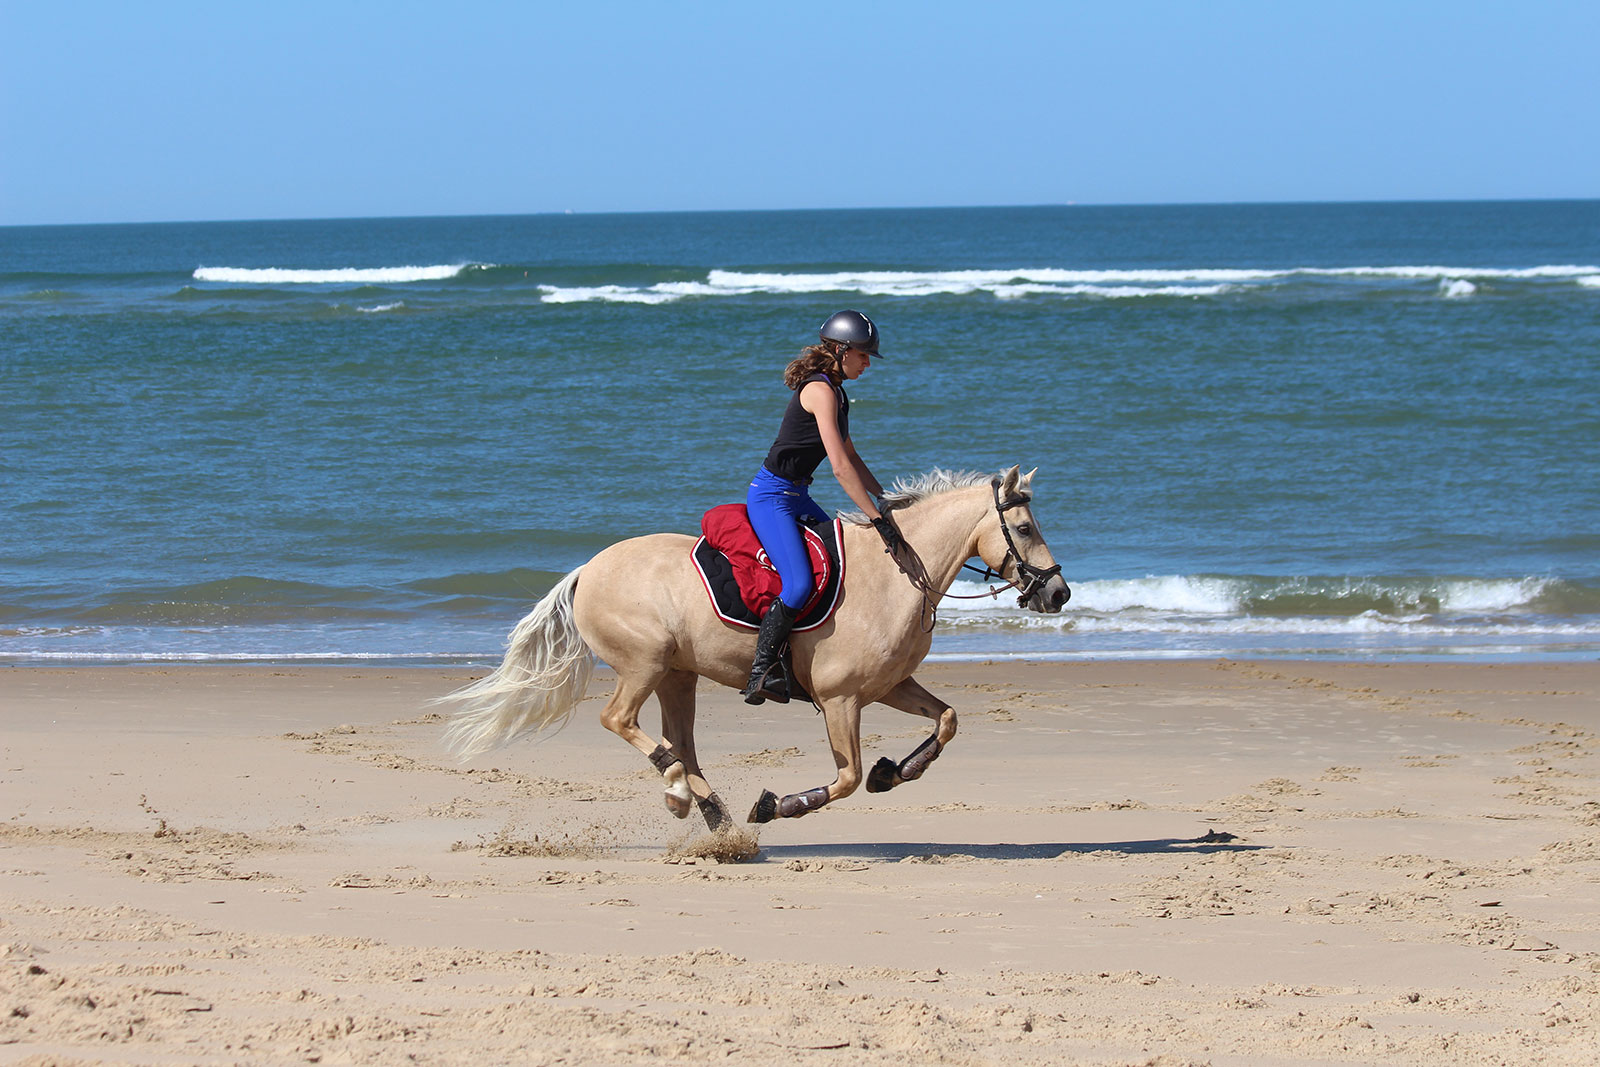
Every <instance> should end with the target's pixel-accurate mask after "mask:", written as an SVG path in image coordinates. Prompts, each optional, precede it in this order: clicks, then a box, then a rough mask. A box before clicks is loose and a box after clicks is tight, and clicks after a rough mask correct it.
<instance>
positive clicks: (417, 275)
mask: <svg viewBox="0 0 1600 1067" xmlns="http://www.w3.org/2000/svg"><path fill="white" fill-rule="evenodd" d="M482 268H483V264H480V263H453V264H442V265H438V266H431V267H335V268H332V269H328V270H299V269H294V268H286V267H199V268H197V269H196V270H195V272H194V279H195V281H198V282H227V283H229V284H233V285H329V284H340V285H403V284H404V283H406V282H436V281H443V280H445V279H446V278H454V277H456V276H457V275H459V274H461V273H463V272H465V271H468V270H475V269H482Z"/></svg>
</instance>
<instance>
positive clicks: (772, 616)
mask: <svg viewBox="0 0 1600 1067" xmlns="http://www.w3.org/2000/svg"><path fill="white" fill-rule="evenodd" d="M795 618H796V613H795V612H794V611H793V610H792V609H791V608H790V607H789V605H787V604H785V603H784V602H783V601H781V600H774V601H773V602H772V606H771V607H770V608H768V609H767V617H766V618H764V619H762V620H761V632H760V633H759V634H758V635H757V636H756V658H755V662H754V663H752V664H751V665H750V682H749V684H748V685H746V686H745V687H744V702H745V703H746V704H760V703H761V702H762V701H764V700H776V701H777V702H778V703H779V704H787V703H788V702H789V672H788V671H787V670H786V669H785V667H784V662H783V645H784V642H785V641H787V640H788V639H789V631H790V630H792V629H793V628H794V621H795Z"/></svg>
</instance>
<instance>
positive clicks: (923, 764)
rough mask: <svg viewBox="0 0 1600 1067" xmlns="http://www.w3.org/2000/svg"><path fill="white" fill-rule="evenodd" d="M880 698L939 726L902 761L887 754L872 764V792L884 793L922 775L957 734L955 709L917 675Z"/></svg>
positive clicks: (870, 775) (870, 782)
mask: <svg viewBox="0 0 1600 1067" xmlns="http://www.w3.org/2000/svg"><path fill="white" fill-rule="evenodd" d="M880 700H881V701H882V702H883V703H885V704H887V705H889V706H890V707H891V708H899V709H900V710H901V711H905V712H910V713H911V714H912V715H921V716H922V717H923V718H927V719H933V720H934V721H935V722H937V723H938V726H936V727H935V728H934V731H933V736H932V737H930V738H928V739H927V740H926V741H924V742H922V744H920V745H918V746H917V747H916V749H915V750H914V751H913V752H912V753H911V755H909V756H907V757H906V758H905V759H903V760H901V761H900V762H899V763H895V762H894V761H893V760H891V759H889V758H888V757H887V756H884V757H881V758H880V759H879V760H878V762H877V763H875V764H873V765H872V771H871V773H869V774H868V775H867V792H869V793H883V792H886V791H887V790H890V789H893V788H894V787H895V786H897V785H901V784H903V783H905V782H914V781H916V780H917V779H918V778H921V777H922V774H923V772H924V771H926V770H927V769H928V765H929V764H930V763H932V762H933V761H934V760H936V759H938V758H939V753H940V752H942V751H944V746H945V745H948V744H949V743H950V742H951V740H952V739H954V737H955V736H956V709H954V708H952V707H951V706H950V705H949V704H946V703H945V702H944V701H942V700H940V699H939V698H938V697H936V696H934V695H933V694H932V693H930V692H928V691H927V690H926V689H924V688H922V686H920V685H918V684H917V680H916V679H915V678H907V679H906V680H905V681H903V682H901V683H900V684H899V685H897V686H895V687H894V688H893V689H891V690H889V692H887V693H885V694H884V695H883V696H882V697H881V698H880Z"/></svg>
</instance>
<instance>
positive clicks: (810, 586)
mask: <svg viewBox="0 0 1600 1067" xmlns="http://www.w3.org/2000/svg"><path fill="white" fill-rule="evenodd" d="M816 588H817V583H816V581H815V580H814V579H813V578H812V577H811V575H809V574H807V575H805V576H804V577H800V576H798V575H797V576H795V577H793V578H790V579H788V580H786V581H785V582H784V583H783V592H782V593H780V594H779V599H781V600H782V601H783V602H784V603H785V604H787V605H788V606H789V608H790V609H791V610H793V611H799V610H800V609H801V608H803V607H805V606H806V601H808V600H810V599H811V594H812V593H814V592H816Z"/></svg>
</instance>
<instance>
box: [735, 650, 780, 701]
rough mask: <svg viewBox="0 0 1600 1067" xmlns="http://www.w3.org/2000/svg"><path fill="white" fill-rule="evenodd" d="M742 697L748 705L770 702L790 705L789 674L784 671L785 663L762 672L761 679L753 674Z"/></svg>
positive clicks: (777, 663)
mask: <svg viewBox="0 0 1600 1067" xmlns="http://www.w3.org/2000/svg"><path fill="white" fill-rule="evenodd" d="M740 695H741V696H743V697H744V702H745V703H746V704H765V703H766V702H767V701H769V700H770V701H772V702H773V703H775V704H787V703H789V674H788V672H787V671H785V670H784V669H783V661H782V660H779V661H778V662H775V663H774V664H773V665H772V666H770V667H768V668H767V669H766V670H765V671H762V672H761V676H760V677H759V678H758V677H756V676H755V675H754V674H752V675H751V676H750V681H749V682H747V683H746V684H745V687H744V692H743V693H741V694H740Z"/></svg>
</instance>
